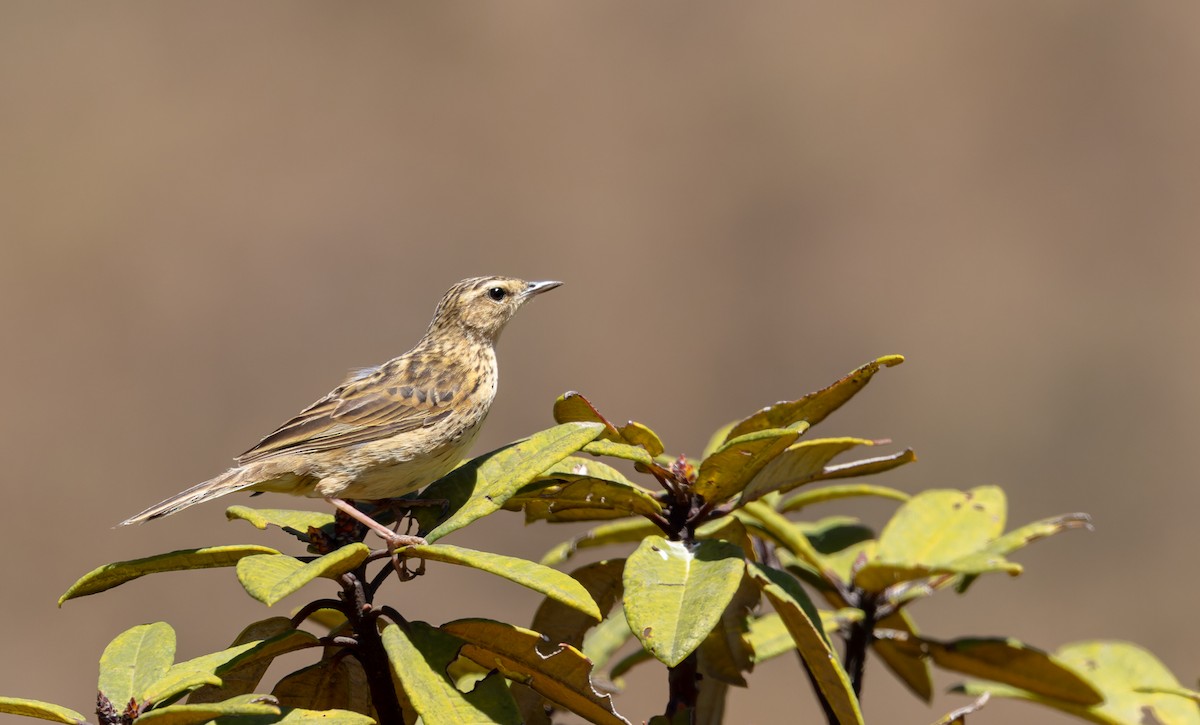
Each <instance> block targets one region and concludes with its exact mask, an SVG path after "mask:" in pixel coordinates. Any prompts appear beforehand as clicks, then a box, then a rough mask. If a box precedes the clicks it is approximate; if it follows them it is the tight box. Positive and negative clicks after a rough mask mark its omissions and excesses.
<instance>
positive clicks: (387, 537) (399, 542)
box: [325, 496, 429, 549]
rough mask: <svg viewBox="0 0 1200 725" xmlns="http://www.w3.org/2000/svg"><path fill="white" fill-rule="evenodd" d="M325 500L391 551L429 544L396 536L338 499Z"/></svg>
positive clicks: (420, 540) (410, 537) (419, 538)
mask: <svg viewBox="0 0 1200 725" xmlns="http://www.w3.org/2000/svg"><path fill="white" fill-rule="evenodd" d="M325 500H326V501H328V502H329V503H330V504H331V505H332V506H334V507H335V508H337V509H339V510H341V511H344V512H345V513H346V515H347V516H351V517H353V518H354V519H355V520H357V521H359V522H361V523H362V524H363V526H366V527H367V528H369V529H371V530H372V531H374V532H375V533H376V534H378V535H379V537H380V538H381V539H383V540H384V541H386V542H387V544H388V546H389V547H390V548H392V549H397V548H399V547H401V546H424V545H425V544H427V543H429V542H427V541H425V539H423V538H421V537H420V536H407V535H405V534H398V533H396V532H395V531H392V530H391V529H389V528H388V527H386V526H384V525H383V524H381V523H379V522H378V521H376V520H375V519H373V518H371V517H370V516H367V515H366V514H364V513H363V512H362V511H359V510H358V509H357V508H355V507H354V506H353V505H352V504H349V503H346V502H345V501H343V500H342V499H340V498H336V497H334V496H326V497H325Z"/></svg>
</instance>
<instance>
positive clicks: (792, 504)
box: [779, 483, 911, 513]
mask: <svg viewBox="0 0 1200 725" xmlns="http://www.w3.org/2000/svg"><path fill="white" fill-rule="evenodd" d="M856 496H877V497H879V498H890V499H892V500H893V501H907V500H908V499H910V498H911V496H909V495H908V494H907V493H904V492H903V491H898V490H896V489H894V488H888V487H887V486H873V485H871V484H869V483H847V484H842V485H840V486H822V487H821V488H818V489H814V490H812V491H802V492H800V493H798V494H795V495H794V496H789V497H788V498H787V499H785V500H784V501H783V503H781V504H780V505H779V511H780V513H790V512H792V511H799V510H800V509H802V508H807V507H809V506H812V505H814V504H819V503H825V502H827V501H836V500H838V499H843V498H853V497H856Z"/></svg>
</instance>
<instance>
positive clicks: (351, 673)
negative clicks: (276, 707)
mask: <svg viewBox="0 0 1200 725" xmlns="http://www.w3.org/2000/svg"><path fill="white" fill-rule="evenodd" d="M271 694H272V695H273V696H274V697H276V698H277V699H278V700H279V704H280V705H283V706H285V707H298V708H305V709H309V710H332V709H342V710H355V711H357V710H369V709H370V707H371V693H370V686H369V685H368V683H367V677H366V673H365V672H364V671H363V669H362V665H361V664H359V662H358V660H356V659H354V658H352V657H340V658H336V659H334V658H329V657H326V658H324V659H322V660H320V661H319V662H316V663H314V664H311V665H309V666H307V667H302V668H300V669H298V670H296V671H295V672H293V673H291V674H289V675H286V676H285V677H283V678H282V679H280V680H279V682H277V683H276V684H275V687H274V689H272V690H271Z"/></svg>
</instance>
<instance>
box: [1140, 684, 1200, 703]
mask: <svg viewBox="0 0 1200 725" xmlns="http://www.w3.org/2000/svg"><path fill="white" fill-rule="evenodd" d="M1134 691H1135V692H1145V693H1148V694H1151V695H1174V696H1176V697H1184V698H1187V699H1189V700H1192V701H1193V702H1197V703H1200V691H1196V690H1189V689H1187V688H1186V687H1135V688H1134Z"/></svg>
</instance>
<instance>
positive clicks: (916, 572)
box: [854, 486, 1020, 592]
mask: <svg viewBox="0 0 1200 725" xmlns="http://www.w3.org/2000/svg"><path fill="white" fill-rule="evenodd" d="M1005 514H1006V505H1005V500H1004V492H1003V491H1002V490H1001V489H1000V488H998V487H996V486H981V487H979V488H974V489H971V490H970V491H953V490H930V491H923V492H921V493H919V494H917V495H916V496H914V497H913V498H912V499H910V500H909V501H908V502H906V503H905V504H904V505H903V506H901V507H900V509H899V510H898V511H897V512H896V513H895V515H894V516H892V519H891V520H890V521H889V522H888V523H887V525H886V526H885V527H884V529H883V533H882V534H880V536H879V546H878V547H877V549H876V552H875V559H874V560H873V561H871V562H869V563H868V564H867V565H866V566H864V567H863V568H862V569H860V570H859V571H858V573H857V574H856V575H855V579H854V582H855V584H857V585H858V586H861V587H862V588H864V589H866V590H867V591H873V592H878V591H882V590H883V589H885V588H887V587H888V586H890V585H892V584H895V583H898V582H903V581H909V580H912V579H919V578H923V577H926V576H930V575H931V574H940V573H964V574H969V573H981V572H984V571H997V570H999V571H1009V572H1010V573H1015V572H1019V571H1020V567H1019V566H1017V565H1015V564H1012V563H1010V562H1007V561H1005V560H1004V558H1003V557H1002V556H1000V555H998V554H992V553H990V552H987V551H986V550H985V547H986V545H987V544H988V543H989V542H990V541H991V540H993V539H994V538H996V537H997V536H999V535H1000V533H1001V532H1002V531H1003V530H1004V519H1005Z"/></svg>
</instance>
